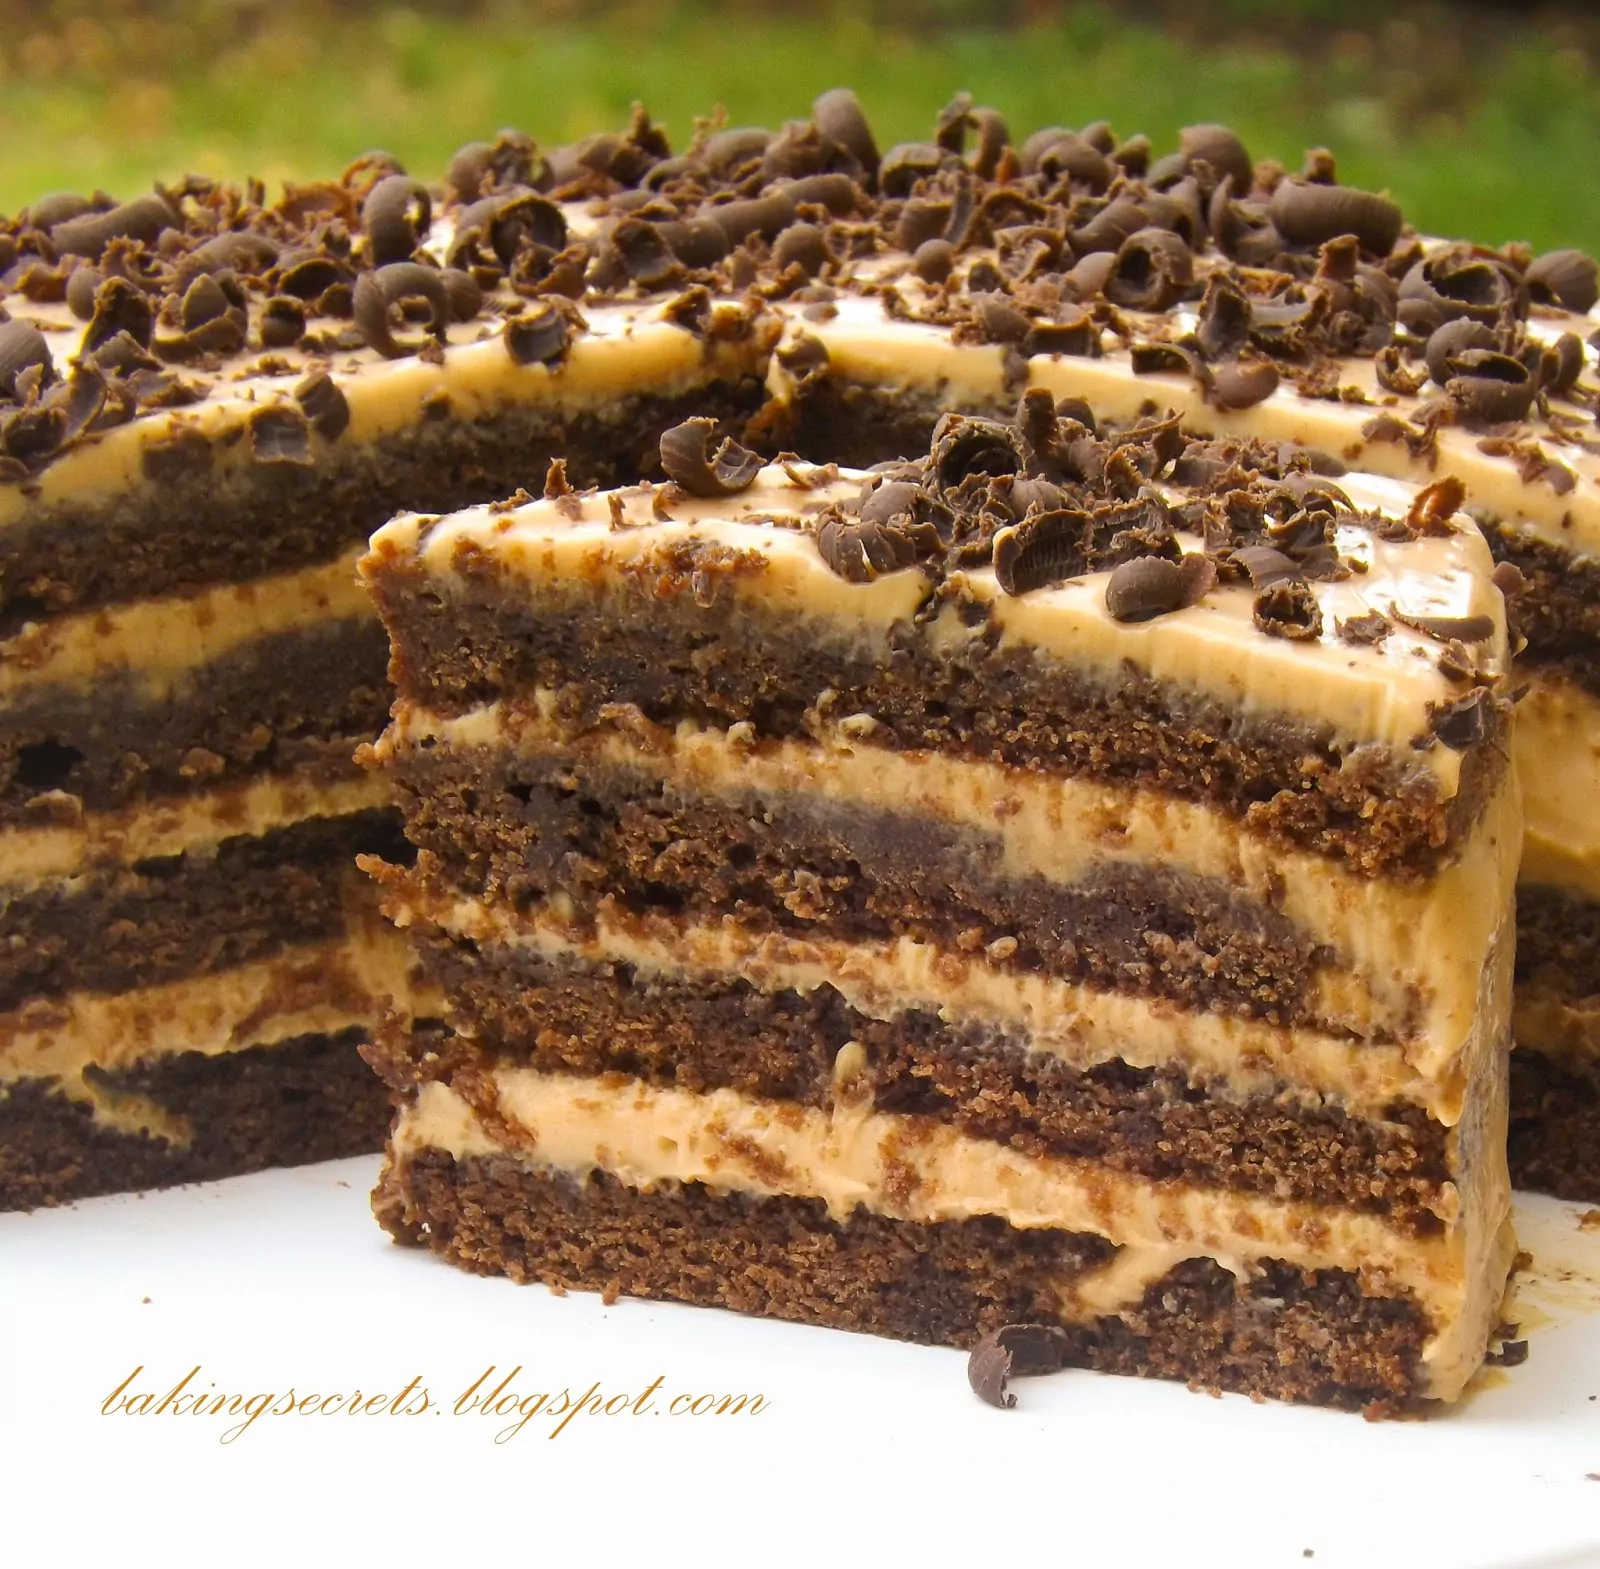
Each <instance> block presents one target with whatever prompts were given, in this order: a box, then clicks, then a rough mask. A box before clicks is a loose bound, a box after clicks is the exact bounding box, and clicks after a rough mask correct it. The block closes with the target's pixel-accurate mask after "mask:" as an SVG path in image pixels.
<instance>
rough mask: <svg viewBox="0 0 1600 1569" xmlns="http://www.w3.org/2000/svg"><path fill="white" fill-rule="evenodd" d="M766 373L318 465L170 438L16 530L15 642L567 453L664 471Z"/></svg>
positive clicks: (513, 479)
mask: <svg viewBox="0 0 1600 1569" xmlns="http://www.w3.org/2000/svg"><path fill="white" fill-rule="evenodd" d="M763 396H764V392H763V388H762V384H761V382H760V381H759V380H757V379H754V378H752V379H748V380H744V381H712V382H708V383H706V384H705V385H703V386H700V387H697V388H692V389H686V390H684V391H681V392H675V393H673V394H671V395H670V396H663V395H660V394H656V393H641V394H638V395H636V396H633V397H624V398H618V399H616V400H614V401H612V402H610V403H608V404H607V405H606V406H605V407H603V408H599V409H593V410H585V411H583V412H580V413H564V412H563V411H562V410H560V409H555V408H549V407H545V408H538V407H507V408H502V409H500V410H498V411H497V412H495V413H492V414H487V415H483V416H480V417H477V418H470V419H463V418H457V417H455V416H453V415H452V413H451V411H450V409H449V406H448V403H443V404H437V405H434V406H433V407H431V408H430V410H429V411H428V412H429V415H430V416H431V417H428V418H425V419H423V420H422V421H421V422H419V423H417V424H415V425H412V426H409V427H408V428H406V429H405V430H401V431H397V432H395V433H393V434H391V435H388V436H385V437H383V438H382V439H381V440H379V441H376V442H369V443H361V442H356V441H353V440H350V439H348V438H347V439H345V440H344V441H341V442H338V443H335V445H334V446H333V448H332V449H331V451H329V452H328V453H327V455H326V456H325V457H323V458H320V459H319V460H318V461H316V462H306V463H295V462H271V463H244V464H238V463H235V462H233V461H231V460H230V461H229V462H227V463H224V464H219V463H216V462H215V461H214V454H213V453H212V450H211V448H210V447H209V446H208V445H207V444H206V442H205V441H204V440H203V439H196V440H194V441H184V442H181V443H175V444H170V445H168V446H167V447H165V448H160V447H158V448H157V449H156V450H155V451H154V452H153V453H152V454H151V455H150V457H149V458H148V459H147V462H146V465H145V468H146V481H147V482H146V483H145V484H143V485H140V486H138V487H137V488H135V489H133V490H131V491H127V492H122V493H119V494H117V495H115V496H112V497H110V498H96V499H94V500H92V501H85V502H73V503H63V504H58V505H55V506H41V507H37V508H35V509H34V513H33V516H32V518H31V519H30V521H29V522H28V523H27V524H25V525H21V526H18V527H13V528H7V529H5V530H4V531H3V532H0V637H3V636H6V635H8V634H9V633H11V632H13V631H14V630H15V629H16V628H17V627H18V626H20V625H21V624H22V623H23V622H26V621H37V620H43V619H44V618H45V617H47V616H49V615H54V614H59V613H61V612H63V611H67V610H73V609H83V608H86V607H89V606H93V605H101V604H112V603H125V602H127V601H129V600H134V599H144V598H148V597H152V596H157V595H166V594H176V593H182V592H184V591H186V590H189V589H194V588H199V587H203V586H205V585H207V584H211V583H239V582H246V581H248V580H250V579H252V578H258V577H265V576H268V575H269V574H272V573H278V572H287V571H291V570H293V569H294V568H296V567H303V566H310V565H311V564H313V563H314V562H318V561H330V560H332V559H333V558H334V557H335V556H337V555H338V554H339V553H340V552H341V551H342V550H345V549H347V548H349V547H350V546H351V545H354V544H358V543H359V542H361V541H362V540H364V539H366V538H367V536H368V535H369V534H371V533H372V532H373V530H375V529H376V528H377V527H378V526H379V525H380V524H382V523H385V522H387V521H388V519H389V518H390V517H392V516H393V515H394V514H395V513H396V512H398V511H401V510H403V509H406V508H411V509H413V510H416V511H419V512H447V511H451V510H453V509H455V508H457V507H464V506H470V505H474V504H476V503H479V502H486V501H497V500H499V499H501V498H502V497H505V496H508V495H510V494H511V493H512V492H513V491H515V490H516V489H517V488H518V487H519V486H526V487H527V488H528V489H529V490H531V491H534V492H537V491H538V490H539V489H540V488H541V487H542V486H543V484H544V478H545V471H546V469H547V468H548V467H549V464H550V461H551V459H552V458H557V457H560V458H565V459H566V462H567V473H568V477H569V478H570V480H571V482H572V483H573V484H574V485H578V486H585V485H605V486H613V485H631V484H635V483H637V482H638V480H639V479H640V478H641V477H647V476H654V477H657V478H659V477H660V476H661V471H660V439H661V433H662V431H663V430H665V429H667V428H668V427H669V426H672V425H676V424H678V423H679V422H680V421H681V420H684V419H686V418H688V417H689V416H691V415H708V416H710V417H712V418H714V419H717V420H719V421H720V422H723V423H725V424H727V425H728V426H729V428H730V429H733V428H737V427H740V426H742V424H743V422H744V420H745V419H747V418H748V417H749V415H750V414H752V413H753V412H754V411H755V410H756V409H757V408H758V407H759V406H760V404H761V402H762V399H763Z"/></svg>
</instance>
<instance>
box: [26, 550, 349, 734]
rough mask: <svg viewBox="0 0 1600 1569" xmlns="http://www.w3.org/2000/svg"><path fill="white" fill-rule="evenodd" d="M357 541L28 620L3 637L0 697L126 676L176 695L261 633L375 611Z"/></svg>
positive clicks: (143, 691)
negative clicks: (153, 594) (242, 577)
mask: <svg viewBox="0 0 1600 1569" xmlns="http://www.w3.org/2000/svg"><path fill="white" fill-rule="evenodd" d="M361 554H362V551H361V548H360V547H357V548H355V549H353V550H349V551H346V552H345V554H344V555H342V556H340V557H339V558H338V559H337V560H335V561H329V562H324V563H322V564H320V565H318V566H314V567H305V568H302V569H300V570H298V571H294V572H286V573H282V574H280V575H278V576H276V577H266V578H257V579H255V580H254V581H252V582H249V583H225V584H220V585H218V586H217V587H215V588H208V589H204V590H202V591H201V592H199V593H197V594H186V595H179V596H174V597H171V598H168V599H153V600H141V601H139V602H137V603H135V604H130V605H114V606H108V607H106V608H103V609H95V610H86V611H83V612H81V613H80V614H77V615H70V616H59V617H53V618H51V619H50V620H48V621H42V622H30V623H29V624H28V625H27V626H25V627H23V629H22V630H21V631H20V632H18V633H17V635H16V636H15V637H12V638H8V639H7V640H6V641H5V642H4V643H0V702H5V701H7V700H10V701H13V702H14V701H16V700H18V699H19V698H25V697H27V696H29V695H31V694H32V693H34V692H36V691H38V690H40V689H44V688H65V689H68V690H70V689H72V688H74V687H87V688H89V689H90V690H91V691H92V690H93V688H94V686H95V684H96V683H97V682H101V681H105V680H112V679H116V678H118V677H122V676H133V677H136V678H137V680H138V684H139V688H140V695H141V696H143V697H145V698H146V699H148V700H150V701H159V700H161V699H162V698H166V697H170V696H172V695H173V694H174V693H175V692H176V691H178V690H179V689H180V688H181V687H182V686H183V685H184V684H185V683H186V682H188V681H190V680H191V679H192V678H193V677H194V676H195V674H196V673H197V672H199V671H200V670H202V669H203V667H204V666H206V665H207V664H209V663H211V662H212V661H213V660H217V659H221V658H223V657H224V656H225V655H228V654H231V653H233V652H235V651H236V650H237V649H239V648H241V647H243V646H244V645H245V644H247V643H250V642H252V641H254V640H255V639H258V638H263V637H270V636H273V635H274V634H277V633H282V632H292V631H295V630H297V629H299V628H301V627H318V626H322V625H324V624H326V623H329V622H335V621H370V620H371V619H372V618H373V616H374V615H375V612H374V610H373V607H372V602H371V599H370V598H369V597H368V595H367V593H366V591H365V590H364V589H363V588H362V586H361V580H360V579H359V578H358V577H357V575H356V563H357V562H358V561H359V560H360V558H361Z"/></svg>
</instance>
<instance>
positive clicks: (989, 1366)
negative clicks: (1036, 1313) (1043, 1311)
mask: <svg viewBox="0 0 1600 1569" xmlns="http://www.w3.org/2000/svg"><path fill="white" fill-rule="evenodd" d="M1069 1344H1070V1341H1069V1337H1068V1335H1067V1331H1066V1330H1065V1329H1064V1328H1063V1327H1062V1326H1061V1325H1060V1324H1002V1325H1001V1326H1000V1328H999V1329H995V1330H991V1331H990V1332H989V1333H988V1334H987V1335H985V1336H984V1337H983V1339H982V1340H980V1341H979V1342H978V1343H977V1345H975V1346H974V1347H973V1348H972V1354H971V1355H970V1356H969V1357H968V1358H967V1382H968V1383H970V1384H971V1385H972V1389H973V1393H974V1394H976V1395H977V1396H978V1398H979V1399H980V1400H983V1401H985V1402H987V1403H988V1404H989V1405H991V1406H996V1407H998V1408H999V1409H1000V1410H1002V1411H1009V1410H1010V1409H1011V1408H1012V1407H1013V1406H1015V1405H1016V1403H1017V1397H1016V1396H1015V1395H1014V1394H1012V1393H1011V1391H1010V1390H1009V1389H1008V1388H1007V1387H1006V1384H1007V1381H1008V1380H1010V1379H1012V1378H1033V1377H1037V1376H1038V1375H1040V1374H1045V1373H1059V1372H1060V1371H1061V1370H1062V1369H1063V1368H1064V1367H1066V1365H1067V1360H1066V1358H1067V1350H1068V1347H1069Z"/></svg>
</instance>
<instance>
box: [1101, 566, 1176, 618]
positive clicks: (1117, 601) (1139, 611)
mask: <svg viewBox="0 0 1600 1569" xmlns="http://www.w3.org/2000/svg"><path fill="white" fill-rule="evenodd" d="M1183 596H1184V581H1183V572H1182V570H1181V569H1180V568H1179V566H1178V564H1177V563H1176V562H1174V561H1168V560H1167V559H1166V558H1165V557H1164V556H1135V557H1134V558H1133V559H1132V560H1131V561H1124V562H1121V563H1120V564H1119V565H1117V566H1115V567H1113V568H1112V570H1111V576H1110V577H1109V578H1108V579H1107V581H1106V609H1107V611H1109V612H1110V615H1111V619H1112V620H1113V621H1149V620H1152V619H1153V618H1154V617H1156V616H1161V615H1165V614H1166V613H1167V612H1168V611H1169V610H1177V609H1178V608H1179V607H1180V606H1181V605H1182V604H1183Z"/></svg>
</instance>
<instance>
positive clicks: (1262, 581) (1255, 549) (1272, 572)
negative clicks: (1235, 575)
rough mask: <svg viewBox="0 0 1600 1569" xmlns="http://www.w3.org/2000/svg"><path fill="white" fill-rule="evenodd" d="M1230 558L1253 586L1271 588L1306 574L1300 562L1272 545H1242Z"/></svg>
mask: <svg viewBox="0 0 1600 1569" xmlns="http://www.w3.org/2000/svg"><path fill="white" fill-rule="evenodd" d="M1228 559H1229V561H1230V562H1231V563H1232V564H1233V565H1235V566H1237V567H1238V568H1240V569H1241V570H1242V571H1243V572H1244V574H1245V576H1246V577H1248V578H1249V579H1250V584H1251V586H1252V587H1253V588H1258V589H1261V588H1271V587H1272V586H1273V585H1274V584H1276V583H1284V582H1288V581H1289V580H1291V579H1293V578H1298V577H1301V576H1303V575H1304V574H1303V573H1302V572H1301V570H1300V564H1299V562H1297V561H1296V560H1295V559H1294V558H1293V557H1292V556H1289V555H1286V554H1285V553H1284V552H1283V551H1281V550H1278V549H1275V548H1274V547H1273V546H1271V545H1241V546H1240V547H1239V548H1238V549H1237V550H1235V551H1233V552H1232V553H1231V554H1230V555H1229V557H1228Z"/></svg>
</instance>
